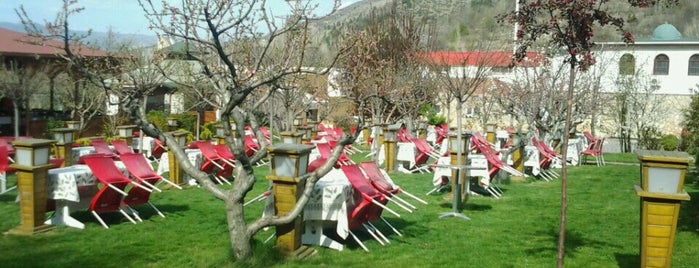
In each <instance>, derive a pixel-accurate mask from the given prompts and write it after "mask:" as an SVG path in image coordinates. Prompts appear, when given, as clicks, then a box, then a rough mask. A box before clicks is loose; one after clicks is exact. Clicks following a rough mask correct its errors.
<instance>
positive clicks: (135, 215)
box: [126, 206, 143, 222]
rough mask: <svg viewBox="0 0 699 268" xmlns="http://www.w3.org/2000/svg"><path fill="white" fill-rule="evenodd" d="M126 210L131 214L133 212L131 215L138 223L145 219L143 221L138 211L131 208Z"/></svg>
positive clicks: (127, 207) (128, 207)
mask: <svg viewBox="0 0 699 268" xmlns="http://www.w3.org/2000/svg"><path fill="white" fill-rule="evenodd" d="M126 209H128V210H129V212H131V215H133V217H134V218H136V220H137V221H139V222H143V219H141V216H139V215H138V211H136V210H135V209H134V208H132V207H131V206H126Z"/></svg>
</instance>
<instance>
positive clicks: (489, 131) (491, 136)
mask: <svg viewBox="0 0 699 268" xmlns="http://www.w3.org/2000/svg"><path fill="white" fill-rule="evenodd" d="M485 133H486V135H485V139H486V140H487V141H488V142H490V143H495V124H492V123H488V124H485Z"/></svg>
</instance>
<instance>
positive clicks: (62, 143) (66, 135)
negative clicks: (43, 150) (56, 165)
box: [52, 128, 75, 167]
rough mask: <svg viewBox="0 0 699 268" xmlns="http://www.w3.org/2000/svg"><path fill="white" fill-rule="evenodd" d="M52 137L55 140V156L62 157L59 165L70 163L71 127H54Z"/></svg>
mask: <svg viewBox="0 0 699 268" xmlns="http://www.w3.org/2000/svg"><path fill="white" fill-rule="evenodd" d="M52 131H53V138H54V139H55V140H56V156H57V157H58V158H63V163H62V164H61V167H66V166H70V165H72V164H73V163H72V160H73V150H72V149H71V148H72V146H73V131H75V129H72V128H54V129H53V130H52Z"/></svg>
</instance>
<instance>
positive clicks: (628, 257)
mask: <svg viewBox="0 0 699 268" xmlns="http://www.w3.org/2000/svg"><path fill="white" fill-rule="evenodd" d="M614 258H616V263H617V265H619V267H641V255H639V254H621V253H614Z"/></svg>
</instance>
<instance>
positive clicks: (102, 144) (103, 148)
mask: <svg viewBox="0 0 699 268" xmlns="http://www.w3.org/2000/svg"><path fill="white" fill-rule="evenodd" d="M90 145H92V147H94V148H95V153H97V154H102V155H105V156H110V157H113V158H117V157H118V156H117V154H116V153H114V151H112V149H110V148H109V145H107V142H106V141H104V140H103V139H93V140H91V141H90Z"/></svg>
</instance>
